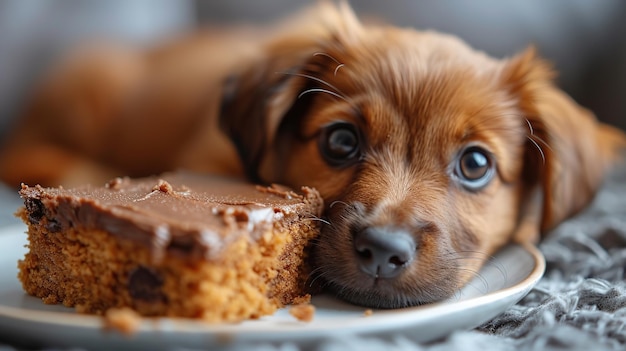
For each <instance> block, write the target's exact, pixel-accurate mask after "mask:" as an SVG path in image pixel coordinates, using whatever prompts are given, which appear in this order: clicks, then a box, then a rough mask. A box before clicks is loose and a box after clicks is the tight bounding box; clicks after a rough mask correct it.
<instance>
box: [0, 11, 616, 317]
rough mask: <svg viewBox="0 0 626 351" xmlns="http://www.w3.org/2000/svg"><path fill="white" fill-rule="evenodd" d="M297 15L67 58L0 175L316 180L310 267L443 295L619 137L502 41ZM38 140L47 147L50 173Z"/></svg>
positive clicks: (547, 218) (341, 289) (381, 303)
mask: <svg viewBox="0 0 626 351" xmlns="http://www.w3.org/2000/svg"><path fill="white" fill-rule="evenodd" d="M305 18H306V20H303V19H299V20H297V21H295V23H293V24H289V25H288V30H278V31H277V32H273V33H270V34H268V35H267V36H263V37H264V39H263V40H260V39H259V40H257V41H256V42H255V41H248V40H241V41H233V40H217V39H215V38H213V39H204V38H195V39H193V40H188V41H186V42H184V43H182V44H178V45H175V46H173V47H169V48H166V49H163V50H157V51H154V52H148V53H123V54H122V53H119V52H117V51H114V54H112V55H111V56H112V58H113V60H111V58H109V57H106V60H105V59H103V58H102V57H103V56H102V55H98V57H99V59H96V60H93V59H88V60H81V62H79V63H73V64H70V65H69V66H66V67H67V68H66V70H65V71H61V72H62V73H59V74H57V75H56V77H57V78H56V79H58V81H55V80H51V81H50V82H51V83H48V85H47V86H45V87H44V88H43V90H42V92H41V93H40V94H39V95H38V96H39V97H38V98H37V100H35V101H36V103H35V104H34V105H33V108H32V109H31V111H30V113H29V114H28V116H27V118H26V119H25V120H26V121H29V122H25V123H24V124H23V126H25V127H22V129H21V130H20V131H19V132H18V133H16V134H15V138H14V139H13V140H12V141H11V142H10V143H9V144H8V147H7V148H5V151H4V153H3V154H2V155H3V156H0V162H2V165H1V166H0V167H2V168H1V169H2V177H3V179H5V180H8V181H11V182H14V183H16V182H18V181H24V180H27V181H29V182H46V183H47V184H52V183H53V182H66V183H70V182H71V180H72V179H71V174H72V172H73V171H72V169H79V170H82V171H83V173H84V175H86V176H87V177H88V178H89V179H94V178H95V177H100V176H105V177H110V176H113V175H121V174H130V175H141V174H146V173H156V172H160V171H163V170H166V169H171V168H180V167H184V168H190V169H194V170H199V171H212V172H221V173H227V174H232V175H242V174H245V175H246V176H247V177H248V178H249V179H250V180H252V181H256V182H278V183H284V184H287V185H291V186H300V185H309V186H314V187H316V188H317V189H318V190H319V191H320V193H321V194H322V196H323V197H324V199H325V200H326V202H327V209H326V215H327V219H328V222H329V225H328V226H326V227H325V228H324V229H323V231H322V235H321V238H320V240H319V242H318V243H317V245H316V247H315V254H314V255H315V260H316V264H317V265H318V269H317V270H316V272H317V275H318V276H319V278H321V280H323V281H324V282H325V284H326V286H328V287H329V288H330V289H332V290H334V291H335V292H336V293H337V294H339V295H340V296H341V297H343V298H345V299H347V300H349V301H352V302H354V303H357V304H363V305H368V306H374V307H401V306H408V305H415V304H421V303H428V302H432V301H437V300H440V299H443V298H446V297H449V296H451V295H452V294H453V293H454V291H455V290H457V289H458V288H459V287H461V286H462V285H463V284H465V283H466V282H467V281H468V280H469V279H470V278H472V277H473V276H474V275H476V274H477V272H478V270H479V269H480V267H481V265H482V264H483V263H484V261H485V260H486V259H487V257H489V255H491V254H492V253H493V252H494V251H495V250H497V249H498V248H499V247H501V246H502V245H504V244H505V243H507V242H509V241H511V240H520V241H537V240H538V239H539V235H538V233H539V232H546V231H547V230H549V229H550V228H552V227H554V226H555V225H557V224H558V223H559V222H561V221H562V220H563V219H565V218H566V217H568V216H570V215H572V214H574V213H576V212H577V211H579V210H580V209H582V208H583V207H584V206H585V205H586V204H588V203H589V201H590V200H591V199H592V197H593V195H594V193H595V191H596V189H597V188H598V186H599V185H600V183H601V182H602V178H603V176H604V174H605V172H606V170H607V169H608V167H609V166H610V165H611V164H612V163H614V162H616V160H617V158H618V149H620V148H622V147H624V145H625V144H626V142H625V140H626V139H625V137H624V135H623V134H622V133H621V132H619V131H617V130H615V129H612V128H611V127H608V126H605V125H602V124H599V123H598V122H596V121H595V119H594V117H593V115H592V114H591V113H590V112H588V111H586V110H584V109H583V108H581V107H580V106H578V105H576V104H575V102H573V101H572V100H571V99H570V98H569V97H567V96H566V95H565V94H564V93H563V92H561V91H560V90H558V89H557V88H556V87H555V86H554V85H553V83H552V81H551V76H552V74H551V72H550V70H549V68H548V67H547V65H546V63H544V62H542V61H541V60H539V59H537V58H535V54H534V52H533V50H527V51H525V52H524V53H522V54H520V55H518V56H516V57H513V58H511V59H505V60H497V59H493V58H490V57H488V56H486V55H485V54H483V53H480V52H476V51H474V50H472V49H470V48H469V47H468V46H467V45H465V44H464V43H463V42H461V41H460V40H458V39H456V38H454V37H451V36H447V35H443V34H439V33H433V32H417V31H414V30H410V29H399V28H395V27H388V26H365V25H362V24H361V23H360V22H359V21H358V20H357V19H356V18H355V16H354V14H353V13H352V12H351V11H350V9H349V8H348V7H347V6H346V5H340V6H339V7H335V6H332V5H328V4H323V5H320V6H319V7H318V8H317V9H316V10H315V11H313V12H312V13H309V14H308V15H307V16H306V17H305ZM237 42H240V43H241V44H240V45H239V44H236V43H237ZM94 62H95V63H94ZM81 64H82V65H84V67H82V68H81V66H80V65H81ZM98 65H100V66H98ZM94 66H95V68H94ZM77 67H78V68H77ZM96 68H97V69H96ZM81 69H82V70H81ZM77 72H78V73H77ZM94 72H99V73H98V74H100V75H98V74H96V73H94ZM120 72H121V73H120ZM72 84H73V85H72ZM219 101H221V106H218V105H219ZM218 107H220V108H218ZM50 116H54V117H55V118H57V120H54V121H53V120H52V119H50ZM59 121H63V123H60V122H59ZM218 124H219V128H218ZM44 126H45V127H44ZM67 128H72V129H73V130H75V133H74V134H72V133H68V130H67ZM220 130H221V131H224V132H225V134H226V135H227V136H228V138H226V137H225V136H224V135H223V134H221V133H220ZM33 131H36V133H34V132H33ZM229 139H230V140H231V141H232V144H231V143H230V141H229ZM236 153H238V155H239V157H237V156H236ZM42 155H46V157H48V158H52V159H55V157H56V159H58V161H55V163H57V164H58V166H52V167H50V166H46V169H45V171H47V172H48V173H47V176H48V177H47V178H45V177H42V175H44V172H43V171H44V170H40V169H37V168H38V167H39V165H40V164H41V162H43V158H41V157H42ZM33 159H34V160H35V161H36V162H33V163H30V162H29V160H33ZM56 159H55V160H56ZM17 160H21V162H20V163H17ZM239 161H241V162H240V163H239ZM8 167H12V168H11V170H10V171H9V170H8V169H9V168H8ZM85 180H86V179H85V178H84V177H83V176H81V178H80V179H79V181H81V182H82V181H85ZM529 224H530V225H529ZM528 225H529V226H528ZM527 228H530V230H527Z"/></svg>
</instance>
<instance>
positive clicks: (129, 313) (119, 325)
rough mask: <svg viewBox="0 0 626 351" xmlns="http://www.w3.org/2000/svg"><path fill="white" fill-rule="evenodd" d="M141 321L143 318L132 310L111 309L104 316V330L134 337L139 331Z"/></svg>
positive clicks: (124, 308)
mask: <svg viewBox="0 0 626 351" xmlns="http://www.w3.org/2000/svg"><path fill="white" fill-rule="evenodd" d="M141 320H142V318H141V316H140V315H139V314H138V313H137V312H135V311H134V310H132V309H131V308H128V307H122V308H110V309H108V310H107V311H106V313H105V314H104V328H105V329H107V330H117V331H119V332H120V333H122V334H124V335H132V334H134V333H135V332H136V331H137V329H139V325H140V324H141Z"/></svg>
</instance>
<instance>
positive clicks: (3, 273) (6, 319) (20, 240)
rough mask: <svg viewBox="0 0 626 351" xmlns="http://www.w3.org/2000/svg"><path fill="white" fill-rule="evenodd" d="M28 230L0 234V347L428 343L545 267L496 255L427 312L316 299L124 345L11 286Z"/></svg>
mask: <svg viewBox="0 0 626 351" xmlns="http://www.w3.org/2000/svg"><path fill="white" fill-rule="evenodd" d="M25 230H26V227H25V226H13V227H8V228H5V229H3V230H0V339H2V340H6V341H12V342H19V344H21V345H27V346H29V347H45V346H48V347H50V346H53V347H75V346H78V347H84V348H88V349H109V350H112V349H120V348H124V349H151V350H157V349H171V348H173V347H187V348H202V349H215V348H219V347H229V348H239V347H240V346H241V347H242V348H243V349H245V348H246V345H247V346H251V345H259V344H262V343H282V342H291V343H295V344H297V345H300V346H306V345H310V344H313V343H318V342H319V340H320V339H323V338H326V337H333V336H342V335H346V334H356V335H363V336H382V337H384V336H386V335H387V336H388V335H390V334H392V333H403V334H405V335H407V336H409V337H410V338H411V339H412V340H415V341H429V340H433V339H436V338H439V337H441V336H444V335H446V334H449V333H450V332H452V331H454V330H456V329H471V328H474V327H476V326H478V325H480V324H482V323H484V322H486V321H488V320H489V319H491V318H493V317H495V316H497V315H498V314H499V313H501V312H503V311H504V310H505V309H507V308H508V307H509V306H511V305H513V304H514V303H516V302H517V301H519V300H520V299H521V298H522V297H524V296H525V295H526V294H527V293H528V292H529V291H530V289H531V288H532V287H533V286H534V285H535V284H536V283H537V281H538V280H539V279H540V278H541V276H542V274H543V271H544V268H545V262H544V259H543V256H542V255H541V253H540V252H539V251H538V250H537V249H536V248H534V247H531V246H519V245H510V246H508V247H506V248H504V249H503V250H502V251H500V252H499V253H498V254H496V255H495V256H494V257H493V259H492V260H490V262H489V263H488V264H487V265H486V266H485V267H484V268H483V269H482V270H481V274H480V279H475V280H474V281H472V282H471V283H470V284H469V285H468V286H467V287H465V288H464V289H463V290H462V291H460V292H459V293H458V294H457V295H456V296H455V297H454V298H452V299H450V300H448V301H445V302H442V303H438V304H432V305H425V306H419V307H412V308H405V309H397V310H374V311H373V314H372V315H370V316H365V314H364V312H365V308H363V307H357V306H352V305H349V304H346V303H343V302H341V301H338V300H336V299H334V298H332V297H329V296H319V297H315V298H314V299H313V304H314V305H315V306H316V313H315V318H314V320H313V321H312V322H310V323H303V322H299V321H296V320H295V319H294V318H293V317H291V316H290V315H289V313H288V312H287V310H286V309H283V310H280V311H278V312H277V313H276V314H275V315H273V316H271V317H266V318H262V319H261V320H257V321H249V322H244V323H241V324H234V325H207V324H204V323H202V322H197V321H193V320H183V319H167V318H161V319H146V320H145V321H143V322H142V324H141V326H140V328H139V330H138V332H137V333H135V334H134V335H132V336H130V337H128V336H123V335H121V334H119V333H117V332H112V331H105V330H104V328H103V323H102V319H101V318H100V317H97V316H90V315H80V314H76V313H75V312H74V311H73V310H72V309H70V308H65V307H63V306H56V305H55V306H50V305H45V304H43V303H42V302H41V300H39V299H37V298H34V297H31V296H28V295H26V294H25V293H24V292H23V290H22V288H21V285H20V283H19V281H18V280H17V278H16V275H17V261H18V260H19V259H21V258H22V257H23V256H24V253H25V252H26V248H25V247H24V245H25V244H26V235H25V234H24V232H25Z"/></svg>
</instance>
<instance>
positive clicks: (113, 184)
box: [104, 177, 124, 190]
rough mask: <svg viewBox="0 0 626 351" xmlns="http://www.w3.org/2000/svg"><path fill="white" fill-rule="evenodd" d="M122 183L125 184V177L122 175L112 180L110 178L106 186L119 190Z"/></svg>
mask: <svg viewBox="0 0 626 351" xmlns="http://www.w3.org/2000/svg"><path fill="white" fill-rule="evenodd" d="M122 184H124V179H123V178H121V177H117V178H113V179H111V180H109V181H108V182H107V183H106V184H105V185H104V187H105V188H107V189H111V190H119V189H120V188H121V186H122Z"/></svg>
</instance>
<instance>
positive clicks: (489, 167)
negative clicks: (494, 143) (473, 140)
mask: <svg viewBox="0 0 626 351" xmlns="http://www.w3.org/2000/svg"><path fill="white" fill-rule="evenodd" d="M455 171H456V175H457V176H458V177H459V179H460V181H461V183H462V184H463V185H464V186H465V187H467V188H469V189H470V190H478V189H480V188H482V187H484V186H485V185H487V184H488V183H489V181H491V179H492V178H493V174H494V169H493V161H492V158H491V156H490V154H489V153H488V152H487V151H485V150H484V149H482V148H480V147H477V146H472V147H469V148H467V149H465V150H464V151H463V153H462V154H461V157H460V158H459V159H458V162H457V165H456V170H455Z"/></svg>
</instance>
